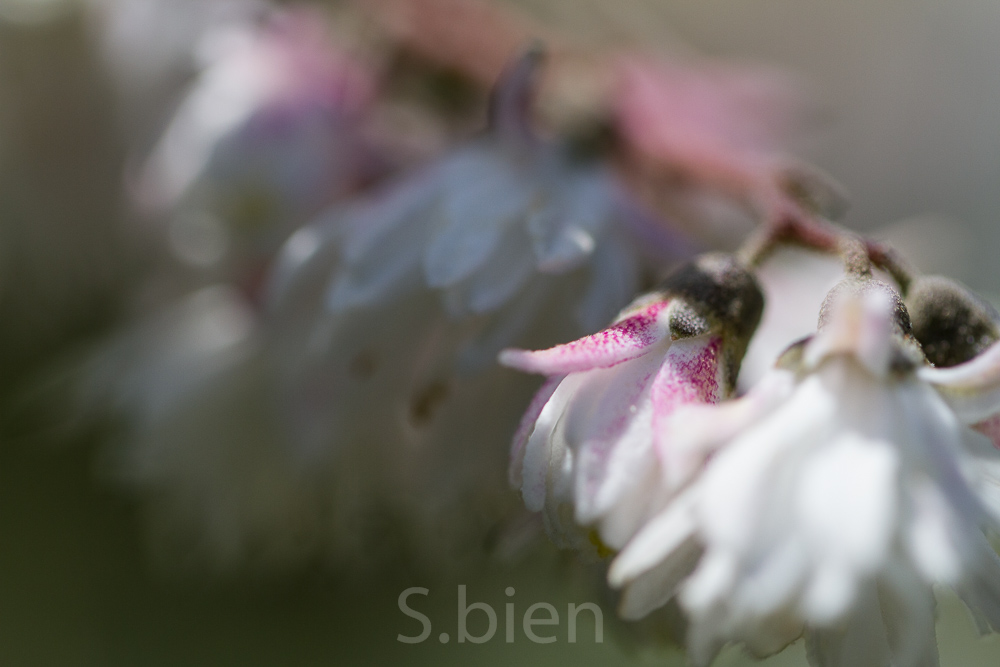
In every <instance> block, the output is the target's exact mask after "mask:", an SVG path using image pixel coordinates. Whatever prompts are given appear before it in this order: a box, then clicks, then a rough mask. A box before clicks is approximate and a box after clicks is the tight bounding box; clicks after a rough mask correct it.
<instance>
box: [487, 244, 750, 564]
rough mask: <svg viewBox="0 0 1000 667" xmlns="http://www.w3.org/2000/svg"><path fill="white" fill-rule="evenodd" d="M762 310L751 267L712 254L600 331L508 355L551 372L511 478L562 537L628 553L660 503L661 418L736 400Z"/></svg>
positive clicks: (518, 442)
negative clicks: (594, 534)
mask: <svg viewBox="0 0 1000 667" xmlns="http://www.w3.org/2000/svg"><path fill="white" fill-rule="evenodd" d="M720 306H721V307H720ZM762 307H763V301H762V297H761V295H760V291H759V288H758V287H757V286H756V283H755V282H754V280H753V278H752V277H751V276H750V274H749V273H747V271H746V270H745V269H743V268H742V267H741V266H739V264H738V263H736V261H735V260H733V259H732V258H730V257H728V256H725V255H706V256H703V257H702V258H700V259H699V260H698V261H697V262H695V263H692V264H689V265H687V266H685V267H684V268H682V269H680V270H678V271H677V272H676V273H675V274H673V276H671V277H670V278H668V279H667V280H666V282H665V283H664V285H663V287H662V288H661V291H659V292H656V293H653V294H650V295H647V296H645V297H642V298H640V299H639V300H637V301H636V302H635V303H634V304H632V305H631V306H630V307H629V308H627V309H626V310H625V311H624V312H623V313H622V314H621V315H620V316H619V318H618V319H617V320H616V322H615V323H614V324H613V325H612V326H611V327H609V328H608V329H605V330H604V331H601V332H599V333H596V334H593V335H591V336H587V337H586V338H582V339H580V340H578V341H575V342H572V343H567V344H565V345H560V346H558V347H554V348H551V349H548V350H542V351H538V352H528V351H523V350H507V351H505V352H504V353H503V354H502V355H501V357H500V359H501V362H502V363H504V364H507V365H509V366H513V367H515V368H518V369H520V370H524V371H529V372H535V373H543V374H545V375H548V376H550V379H549V381H548V382H547V383H546V385H545V386H544V387H543V388H542V390H541V391H540V393H539V394H538V396H536V398H535V400H534V402H533V403H532V405H531V407H530V408H529V410H528V412H527V414H526V415H525V417H524V419H523V421H522V427H521V429H520V430H519V432H518V434H517V436H516V438H515V442H514V446H513V452H512V462H511V482H512V483H513V485H514V486H515V487H517V488H519V489H520V491H521V493H522V495H523V498H524V502H525V504H526V505H527V507H528V509H529V510H532V511H536V512H539V511H543V512H544V517H545V520H546V524H547V526H548V528H549V532H550V534H552V536H553V538H554V539H555V540H556V541H557V542H558V543H560V544H562V545H572V546H577V547H580V546H582V542H583V541H584V540H585V539H586V535H585V531H581V530H580V529H579V527H585V528H586V527H591V526H594V527H595V528H596V530H597V531H598V536H599V537H600V539H601V541H602V542H603V543H604V545H606V546H610V547H611V548H616V549H617V548H621V547H622V546H623V545H624V544H625V542H626V541H627V540H628V539H629V538H630V537H631V536H632V535H633V534H634V532H635V531H636V530H637V529H638V528H639V527H640V525H641V523H642V522H643V521H644V520H646V519H647V518H648V517H649V515H650V514H651V513H652V512H655V511H656V510H658V509H659V508H660V506H662V503H663V501H664V500H665V499H666V498H665V497H664V494H663V493H662V492H661V491H660V487H661V485H660V483H659V482H660V479H661V477H662V475H663V472H662V470H661V466H660V459H659V457H658V456H657V453H656V449H657V447H662V446H663V445H664V443H660V442H658V437H657V435H658V434H659V433H662V432H663V428H662V425H663V422H664V421H665V420H667V419H668V418H669V417H670V415H671V414H673V413H674V412H675V411H676V410H677V409H679V408H680V407H681V406H682V405H685V404H687V403H692V402H695V403H715V402H716V401H719V400H721V399H724V398H728V397H729V395H730V394H731V392H732V390H733V383H734V381H735V376H736V371H737V370H738V368H739V361H740V358H741V357H742V354H743V351H744V350H745V348H746V341H747V339H748V338H749V336H750V334H751V333H752V332H753V329H754V327H755V326H756V324H757V321H758V320H759V318H760V312H761V309H762Z"/></svg>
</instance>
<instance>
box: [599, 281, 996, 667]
mask: <svg viewBox="0 0 1000 667" xmlns="http://www.w3.org/2000/svg"><path fill="white" fill-rule="evenodd" d="M908 328H909V320H908V317H907V315H906V311H905V309H904V308H903V306H902V304H901V302H899V300H898V297H896V295H895V293H894V292H893V291H892V290H891V288H888V287H887V286H885V285H883V284H881V283H877V282H875V281H867V282H861V283H853V282H847V283H844V284H842V285H841V286H840V287H839V288H838V289H836V290H834V292H833V293H831V297H830V298H828V300H827V302H826V304H825V306H824V310H823V314H822V316H821V326H820V331H819V333H818V334H817V335H816V336H815V337H814V338H812V339H811V340H809V341H807V342H805V343H804V344H801V345H798V346H796V347H795V348H793V350H791V351H790V352H789V353H787V355H786V357H785V358H784V359H783V362H782V365H783V366H784V370H780V371H776V372H777V373H779V374H785V375H783V376H772V378H771V380H769V382H773V383H772V384H771V385H770V390H768V391H765V392H763V393H762V394H760V395H757V396H756V397H755V396H753V395H751V396H748V397H747V398H745V399H741V400H739V401H736V402H734V403H731V404H728V405H724V406H720V407H719V408H718V409H717V410H718V413H717V415H715V416H717V417H718V418H719V420H720V424H721V428H722V430H723V431H728V432H726V433H725V436H726V437H730V436H731V439H730V440H728V441H725V442H722V443H720V444H721V446H720V447H718V448H717V449H716V450H715V451H714V452H706V454H710V456H708V458H707V462H705V463H704V468H703V471H702V472H700V473H697V472H696V473H695V474H693V476H691V477H690V478H689V480H688V481H687V483H686V484H684V485H683V486H681V487H680V489H679V491H678V493H677V495H676V496H675V497H674V499H673V500H672V501H671V502H670V503H669V504H667V506H666V507H665V509H664V510H663V511H662V512H660V514H659V515H658V516H656V517H655V518H653V519H651V520H650V521H649V522H648V523H647V524H646V525H645V526H644V527H643V529H642V530H641V531H640V532H639V533H638V534H637V535H636V536H635V538H634V539H633V540H631V541H630V542H629V544H628V545H626V547H625V548H624V549H623V550H622V551H621V552H620V553H619V554H618V556H617V557H616V559H615V561H614V562H613V563H612V566H611V569H610V571H609V580H610V582H611V584H612V585H613V586H615V587H621V588H624V589H625V590H624V596H623V601H622V610H621V611H622V613H623V614H624V615H625V616H627V617H641V616H643V615H645V614H646V613H648V612H649V611H651V610H652V609H654V608H656V607H657V606H659V605H662V604H663V603H665V602H666V601H667V600H668V599H670V598H671V597H672V596H673V595H674V594H675V593H677V594H678V599H679V602H680V605H681V607H682V608H683V609H684V611H685V612H686V613H687V614H688V616H689V619H690V627H689V635H688V648H689V651H690V655H691V657H692V658H693V659H694V661H695V662H696V663H698V664H707V663H708V662H709V661H710V660H711V659H712V657H713V656H714V655H715V654H716V652H717V651H718V650H719V649H720V648H721V647H722V646H723V645H724V644H725V643H727V642H729V641H738V642H743V643H745V644H746V646H747V647H748V648H749V649H750V650H751V651H753V652H754V653H756V654H759V655H767V654H771V653H773V652H776V651H778V650H780V649H781V648H783V647H784V646H785V645H787V644H788V643H790V642H792V641H794V640H795V639H796V638H798V637H799V636H800V635H802V634H803V633H805V635H806V641H807V648H808V653H809V656H810V660H811V662H812V663H813V664H815V665H823V666H840V665H843V666H845V667H846V666H848V665H850V666H852V667H854V666H858V667H863V666H867V665H871V666H873V667H875V666H881V665H886V664H889V663H890V662H891V663H892V664H893V665H896V666H897V667H903V666H908V665H934V664H937V657H936V656H937V649H936V646H935V639H934V638H935V634H934V596H933V592H932V588H931V587H932V586H933V585H935V584H941V585H946V586H951V587H953V588H954V589H955V590H956V591H958V593H959V594H960V595H961V596H962V597H963V599H964V600H965V601H966V603H967V604H968V605H969V607H970V608H971V609H972V610H973V611H974V612H975V613H976V614H977V615H978V617H979V619H980V621H981V627H984V628H986V627H992V628H998V627H1000V561H998V559H997V556H996V554H995V553H994V552H993V550H992V548H991V547H990V545H989V543H988V542H987V540H986V538H985V536H984V533H983V530H984V529H985V528H986V527H988V526H994V525H995V518H994V517H995V516H996V512H995V510H994V513H993V514H990V513H989V510H990V509H991V506H990V504H989V503H988V502H985V500H986V499H985V497H984V495H983V493H982V490H983V489H984V488H986V487H988V486H989V485H990V484H993V483H994V482H992V481H991V480H990V479H988V478H987V477H986V473H985V472H984V469H983V468H982V466H981V465H980V463H981V461H983V460H987V461H991V462H994V464H995V461H996V458H997V456H996V454H995V453H993V452H990V451H988V450H989V445H988V444H986V447H985V448H984V447H983V444H984V439H983V438H981V436H978V435H977V434H975V433H974V432H973V431H971V430H969V429H967V428H965V427H964V426H963V425H962V424H961V423H960V421H959V420H958V419H957V418H956V416H955V414H954V413H953V412H952V410H951V409H950V408H949V407H948V405H947V404H946V403H945V402H944V401H943V400H942V399H941V398H940V397H939V396H938V394H937V392H936V391H935V390H934V389H933V388H932V387H931V386H930V385H929V384H927V383H926V382H925V381H924V380H923V379H922V376H921V373H923V371H920V370H919V365H920V364H921V363H922V355H921V354H920V352H919V348H917V347H916V344H915V343H914V342H913V341H912V339H911V338H909V337H908V335H907V332H908ZM775 378H777V381H776V382H774V380H775ZM741 403H743V405H741ZM710 410H712V408H702V409H701V410H700V412H702V414H701V415H698V414H697V412H698V411H696V410H695V409H691V411H690V412H689V413H688V414H687V415H684V414H683V413H682V414H678V415H677V416H676V419H675V421H674V423H672V424H671V425H668V434H670V433H671V431H670V429H673V431H683V430H684V429H685V428H687V427H688V425H689V424H690V423H692V422H693V423H698V422H701V423H702V427H701V431H702V433H706V432H708V433H710V431H711V429H710V428H704V420H705V419H710V418H713V415H710V414H709V411H710ZM734 426H735V428H734ZM661 437H664V436H662V435H661ZM677 439H678V440H681V439H683V438H682V437H681V436H678V438H677ZM710 439H711V438H710ZM716 440H725V438H716ZM682 449H683V448H682ZM692 449H694V450H697V449H698V448H697V447H693V448H692V447H688V448H687V449H686V451H687V453H688V454H690V452H691V451H692ZM707 449H712V448H711V447H708V448H707ZM662 453H663V454H664V456H665V461H666V465H669V463H670V456H669V454H670V450H669V449H667V450H664V451H663V452H662ZM666 483H667V482H666V481H664V484H666Z"/></svg>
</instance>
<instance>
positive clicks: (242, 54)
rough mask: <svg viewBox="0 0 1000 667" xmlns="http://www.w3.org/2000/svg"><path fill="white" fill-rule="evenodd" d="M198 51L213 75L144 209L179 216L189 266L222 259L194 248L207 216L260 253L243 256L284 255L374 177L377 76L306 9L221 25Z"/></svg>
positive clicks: (167, 139)
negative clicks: (368, 142) (294, 237)
mask: <svg viewBox="0 0 1000 667" xmlns="http://www.w3.org/2000/svg"><path fill="white" fill-rule="evenodd" d="M198 52H199V55H200V56H201V59H202V66H203V69H202V71H201V73H200V75H199V77H198V79H197V80H196V81H195V82H194V84H193V85H192V87H191V89H190V90H189V92H188V94H187V96H186V97H185V98H184V100H183V101H182V103H181V105H180V106H179V107H178V109H177V111H176V113H175V114H174V117H173V119H172V120H171V122H170V124H169V126H168V127H167V128H166V130H165V131H164V133H163V135H162V137H161V138H160V140H159V142H158V144H157V145H156V147H155V148H154V150H153V152H152V155H151V156H150V158H149V160H148V162H147V163H146V165H145V167H144V169H143V171H142V173H141V180H140V182H139V189H138V193H137V194H138V196H139V199H140V203H141V204H143V205H144V206H145V207H147V208H148V209H149V210H151V211H153V212H165V213H167V214H168V215H169V216H170V217H171V220H172V222H171V225H172V226H173V227H177V228H178V229H171V235H172V240H173V241H177V239H178V238H179V239H180V250H179V254H180V255H181V259H185V260H189V261H191V262H193V263H195V264H210V263H211V261H212V259H213V257H215V256H216V255H218V254H219V253H216V254H215V255H212V256H209V255H206V254H205V253H204V252H199V247H198V246H203V245H204V244H203V243H195V242H192V243H189V244H187V245H185V244H184V243H183V240H184V239H185V238H186V236H185V235H187V236H191V234H195V235H196V236H197V235H199V234H200V236H199V237H198V239H195V241H198V240H199V239H200V238H201V236H204V233H203V232H204V231H205V230H203V229H201V228H203V227H206V225H208V226H211V225H209V224H208V222H205V221H206V219H207V220H208V221H209V222H212V221H214V223H213V224H214V226H215V231H216V232H217V235H218V234H221V235H222V236H223V237H224V239H223V240H228V241H229V242H230V243H231V244H234V245H237V246H238V245H239V244H240V243H241V242H242V243H243V244H245V245H246V244H248V245H249V248H239V247H237V251H239V250H247V249H249V250H252V251H255V252H264V253H265V254H270V253H273V252H274V249H275V248H277V247H278V245H280V243H281V242H282V241H283V240H284V238H285V237H286V236H287V234H288V233H289V231H291V229H293V228H294V227H295V226H297V225H299V224H301V223H302V222H303V221H304V219H305V218H306V217H307V216H309V215H312V214H314V213H315V212H316V211H317V210H318V209H319V208H321V207H322V206H324V205H327V204H329V203H330V202H332V201H333V200H334V199H336V198H337V197H338V196H341V195H343V194H344V193H346V192H349V191H351V190H352V189H353V188H355V187H357V186H358V185H359V184H361V183H362V182H363V181H364V180H365V178H367V177H368V176H370V173H369V172H370V168H371V166H372V164H371V162H370V158H371V156H370V155H369V154H368V153H367V151H366V148H365V146H364V142H363V141H362V140H361V138H360V132H359V128H358V124H359V122H360V120H361V114H362V112H363V111H364V109H365V108H366V106H367V105H368V104H369V102H370V100H371V97H372V95H373V92H374V81H373V78H372V75H371V74H370V72H368V71H367V69H366V68H365V66H364V65H363V64H362V63H361V62H359V61H357V60H355V59H354V58H352V57H351V56H350V55H349V54H347V53H345V52H343V51H342V50H341V49H340V48H338V47H337V45H336V44H335V43H334V42H333V41H332V39H331V35H330V34H329V33H328V31H327V28H326V27H325V24H324V17H323V16H322V15H321V14H319V13H317V12H314V11H310V10H303V9H297V10H289V11H274V12H271V13H269V14H267V15H266V16H265V18H263V19H260V20H240V21H236V22H231V23H225V24H222V25H220V26H218V27H216V28H215V29H214V30H212V31H210V32H208V33H207V34H205V35H204V36H203V37H202V39H201V43H200V45H199V51H198ZM192 219H194V220H195V221H196V222H197V221H198V220H200V221H202V223H203V224H200V225H199V224H195V223H193V222H192ZM189 228H191V229H189ZM192 229H193V231H192ZM199 230H201V231H199ZM210 231H211V230H210ZM175 245H177V243H175ZM188 246H195V247H193V248H191V249H190V252H185V251H186V250H187V249H188ZM189 255H190V256H189Z"/></svg>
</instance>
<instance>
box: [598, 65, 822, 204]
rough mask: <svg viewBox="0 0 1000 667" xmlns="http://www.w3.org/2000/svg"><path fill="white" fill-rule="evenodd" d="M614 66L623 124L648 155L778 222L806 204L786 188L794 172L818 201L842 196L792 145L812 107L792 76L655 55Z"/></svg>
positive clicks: (687, 181)
mask: <svg viewBox="0 0 1000 667" xmlns="http://www.w3.org/2000/svg"><path fill="white" fill-rule="evenodd" d="M612 72H613V73H612V75H611V76H612V81H613V84H612V90H613V94H612V98H611V104H612V113H613V115H614V118H615V124H616V127H617V128H618V130H619V131H620V133H621V134H622V136H623V137H624V139H625V142H626V144H627V145H628V146H629V148H630V150H631V152H632V154H633V155H634V156H635V157H637V158H638V160H639V161H640V163H648V164H649V165H652V166H653V167H654V168H655V169H659V170H661V171H664V172H665V173H666V174H667V175H669V176H671V177H673V178H677V179H678V180H679V181H680V183H681V184H682V185H693V186H695V187H696V188H697V187H700V188H705V189H708V190H711V191H715V192H717V193H720V194H723V195H725V196H728V197H730V198H733V199H734V200H736V201H738V202H741V203H742V204H744V205H748V206H750V207H751V208H752V209H754V211H755V212H757V213H758V214H762V215H764V216H765V217H766V218H768V219H770V220H774V221H777V220H780V219H781V217H782V216H783V215H786V214H789V212H790V211H795V210H797V208H798V203H797V201H796V200H795V199H794V198H793V196H792V195H791V194H789V193H788V192H786V188H787V186H788V184H789V182H791V181H792V180H793V175H794V181H795V183H796V186H797V187H799V188H800V189H803V190H806V191H808V192H807V194H809V195H810V196H814V197H816V198H817V199H818V200H821V201H820V202H819V203H822V204H824V205H831V206H835V205H837V204H839V202H836V201H835V200H836V199H837V198H838V197H839V193H837V192H835V191H834V190H833V189H832V184H829V183H825V182H823V179H822V178H820V177H819V175H818V174H815V173H813V172H808V171H805V170H804V169H803V168H802V167H800V166H798V165H795V164H794V163H793V162H792V161H791V160H790V159H789V158H788V157H787V155H786V153H785V151H786V143H787V141H788V138H789V136H790V135H791V134H792V130H794V129H796V127H797V126H798V125H800V124H801V117H802V115H803V110H804V107H805V105H804V103H803V97H802V95H801V91H800V90H799V89H798V87H797V86H796V85H795V83H794V82H793V80H792V79H791V78H790V77H789V76H788V75H786V74H784V73H781V72H779V71H776V70H768V69H764V68H752V67H739V66H733V65H728V64H712V63H707V64H697V63H695V64H691V63H678V62H670V61H667V60H662V59H656V58H654V57H652V56H646V55H622V56H619V57H618V59H617V61H615V63H614V65H613V69H612ZM798 194H799V195H801V194H802V193H798Z"/></svg>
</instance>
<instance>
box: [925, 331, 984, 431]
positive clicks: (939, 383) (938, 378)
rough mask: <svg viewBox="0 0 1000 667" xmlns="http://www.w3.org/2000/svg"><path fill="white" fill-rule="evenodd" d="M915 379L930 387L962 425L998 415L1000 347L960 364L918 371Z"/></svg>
mask: <svg viewBox="0 0 1000 667" xmlns="http://www.w3.org/2000/svg"><path fill="white" fill-rule="evenodd" d="M919 377H920V379H921V380H923V381H924V382H929V383H930V384H932V385H934V386H935V387H936V388H937V390H938V391H939V392H941V395H942V396H944V398H945V400H946V401H948V405H950V406H951V407H952V409H953V410H955V412H956V413H957V414H958V417H959V419H961V420H962V421H963V422H964V423H966V424H974V423H976V422H981V421H983V420H985V419H987V418H989V417H991V416H993V415H995V414H997V413H1000V343H994V344H993V345H992V346H991V347H990V348H989V349H987V350H986V351H985V352H983V353H982V354H980V355H979V356H977V357H975V358H974V359H972V360H970V361H967V362H965V363H964V364H959V365H957V366H952V367H950V368H921V369H920V371H919Z"/></svg>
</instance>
